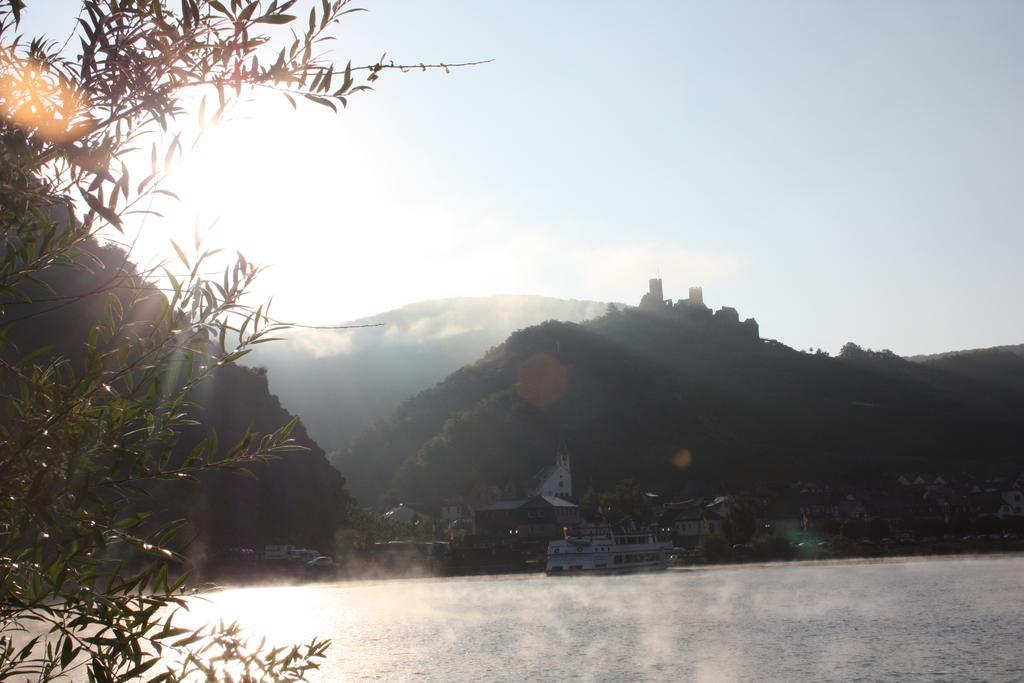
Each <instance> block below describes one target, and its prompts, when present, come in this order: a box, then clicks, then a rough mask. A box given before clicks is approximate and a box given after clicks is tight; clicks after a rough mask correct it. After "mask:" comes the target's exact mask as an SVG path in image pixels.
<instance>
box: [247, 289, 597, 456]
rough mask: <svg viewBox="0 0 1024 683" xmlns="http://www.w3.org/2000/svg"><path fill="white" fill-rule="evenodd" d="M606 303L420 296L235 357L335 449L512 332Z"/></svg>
mask: <svg viewBox="0 0 1024 683" xmlns="http://www.w3.org/2000/svg"><path fill="white" fill-rule="evenodd" d="M616 305H617V304H616ZM608 306H609V304H607V303H604V302H597V301H580V300H576V299H556V298H552V297H543V296H526V295H498V296H489V297H460V298H451V299H434V300H429V301H421V302H418V303H413V304H409V305H407V306H403V307H401V308H398V309H395V310H391V311H386V312H384V313H380V314H378V315H374V316H370V317H367V318H361V319H358V320H353V321H350V322H347V323H344V324H346V325H354V326H358V325H378V324H381V323H383V324H382V325H380V326H377V327H366V328H361V329H345V330H293V331H292V332H290V333H289V335H288V337H287V339H286V340H284V341H280V342H275V343H273V344H264V345H262V346H261V347H259V348H257V349H255V350H254V351H253V353H251V354H250V355H249V356H247V357H246V359H245V363H246V364H247V365H249V366H263V367H266V368H267V369H268V370H269V373H268V376H269V380H270V389H271V391H272V392H273V393H274V394H276V395H277V396H279V397H280V399H281V402H282V403H283V404H284V405H285V406H287V408H288V409H289V410H291V411H293V412H295V413H296V414H298V415H301V416H302V421H303V423H304V424H305V425H306V427H307V429H308V430H309V433H310V435H311V436H312V437H313V438H314V439H316V441H317V442H318V443H319V444H321V445H322V446H323V447H324V448H325V449H326V450H328V451H332V450H340V449H342V448H345V447H347V446H349V445H350V443H351V442H352V440H354V439H355V438H357V437H358V436H360V435H361V434H362V433H364V432H365V431H366V430H367V429H369V428H370V427H371V426H372V425H373V424H374V423H376V422H377V421H379V420H384V419H386V418H388V417H389V416H390V415H391V414H392V413H393V412H394V410H395V408H397V407H398V406H399V405H400V404H401V403H402V402H403V401H405V400H406V399H408V398H409V397H410V396H412V395H414V394H416V393H418V392H420V391H422V390H424V389H426V388H428V387H430V386H432V385H434V384H435V383H437V382H439V381H441V380H443V379H444V378H445V377H447V376H448V375H449V374H450V373H452V372H454V371H455V370H457V369H458V368H460V367H461V366H463V365H465V364H466V363H470V362H473V361H475V360H476V359H478V358H479V357H480V356H481V355H483V354H484V353H485V352H486V351H487V350H488V349H489V348H491V347H492V346H495V345H496V344H499V343H501V342H502V341H503V340H504V339H505V338H507V337H508V335H509V334H511V333H512V332H514V331H515V330H517V329H520V328H524V327H529V326H531V325H535V324H537V323H540V322H543V321H545V320H562V321H569V322H578V321H582V320H587V319H590V318H595V317H597V316H600V315H602V314H604V313H605V312H606V310H607V309H608Z"/></svg>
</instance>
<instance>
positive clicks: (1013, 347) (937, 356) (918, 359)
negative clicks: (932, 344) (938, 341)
mask: <svg viewBox="0 0 1024 683" xmlns="http://www.w3.org/2000/svg"><path fill="white" fill-rule="evenodd" d="M988 352H1006V353H1012V354H1014V355H1017V356H1024V344H1004V345H1002V346H987V347H985V348H980V349H962V350H960V351H943V352H941V353H927V354H919V355H916V356H904V358H906V359H907V360H909V361H913V362H915V363H924V362H928V361H936V360H941V359H946V358H952V357H956V356H967V355H973V354H983V353H988Z"/></svg>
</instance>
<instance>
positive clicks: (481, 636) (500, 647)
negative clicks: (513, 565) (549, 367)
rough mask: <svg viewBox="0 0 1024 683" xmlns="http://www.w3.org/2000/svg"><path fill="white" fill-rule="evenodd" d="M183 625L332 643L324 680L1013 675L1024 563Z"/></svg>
mask: <svg viewBox="0 0 1024 683" xmlns="http://www.w3.org/2000/svg"><path fill="white" fill-rule="evenodd" d="M192 618H193V619H196V620H199V621H215V620H217V619H221V618H223V619H225V620H232V619H239V620H240V621H241V622H242V623H243V624H245V625H246V626H247V628H249V629H250V630H251V631H252V632H253V633H256V634H260V635H266V636H267V637H268V638H269V639H270V640H271V641H273V642H278V643H282V644H283V643H286V642H297V641H301V640H307V641H308V640H309V639H310V638H311V637H313V636H316V635H319V636H322V637H327V638H330V639H332V640H333V646H332V648H331V650H330V656H329V659H328V661H327V663H326V664H325V666H324V668H323V671H322V674H321V679H322V680H338V679H347V680H353V679H354V680H363V679H387V680H394V679H399V680H405V679H421V680H494V681H499V680H522V679H530V680H551V681H556V680H566V679H577V680H696V681H731V680H765V679H769V680H787V681H820V680H835V681H855V680H863V681H875V680H906V679H907V678H911V677H913V678H918V679H925V680H931V679H937V678H943V679H946V680H956V681H961V680H984V681H996V680H1007V681H1009V680H1021V679H1024V648H1022V647H1021V638H1022V636H1024V558H1020V557H1014V558H997V559H990V558H978V559H969V560H937V561H914V562H889V563H880V564H852V563H851V564H833V565H810V564H803V565H781V566H773V567H760V568H756V567H755V568H752V567H735V568H718V569H708V570H699V571H685V570H670V571H668V572H666V573H662V574H647V575H637V576H621V577H594V578H559V579H554V578H547V577H543V576H505V577H485V578H467V579H424V580H413V581H388V582H352V583H345V584H332V585H317V586H298V587H295V586H290V587H268V588H246V589H237V590H226V591H223V592H220V593H218V594H216V595H213V596H211V600H210V602H209V603H205V604H198V605H196V607H195V609H194V611H193V616H192Z"/></svg>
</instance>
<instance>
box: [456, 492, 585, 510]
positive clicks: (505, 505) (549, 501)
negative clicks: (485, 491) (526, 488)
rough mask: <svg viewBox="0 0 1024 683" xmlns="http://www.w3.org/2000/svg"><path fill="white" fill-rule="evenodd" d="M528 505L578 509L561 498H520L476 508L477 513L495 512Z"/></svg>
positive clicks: (574, 504)
mask: <svg viewBox="0 0 1024 683" xmlns="http://www.w3.org/2000/svg"><path fill="white" fill-rule="evenodd" d="M526 505H529V506H530V507H538V506H544V505H548V506H551V507H555V508H575V507H579V506H578V505H576V503H572V502H570V501H568V500H565V499H563V498H556V497H555V496H534V497H532V498H520V499H519V500H499V501H498V502H497V503H493V504H491V505H487V506H485V507H482V508H477V510H476V511H477V512H488V511H497V510H518V509H519V508H521V507H523V506H526Z"/></svg>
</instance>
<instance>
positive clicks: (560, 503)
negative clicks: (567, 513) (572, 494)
mask: <svg viewBox="0 0 1024 683" xmlns="http://www.w3.org/2000/svg"><path fill="white" fill-rule="evenodd" d="M539 497H540V498H543V499H544V500H545V501H547V503H548V504H549V505H551V506H552V507H556V508H576V507H579V505H577V504H576V503H573V502H570V501H568V500H565V499H564V498H558V497H556V496H539Z"/></svg>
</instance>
